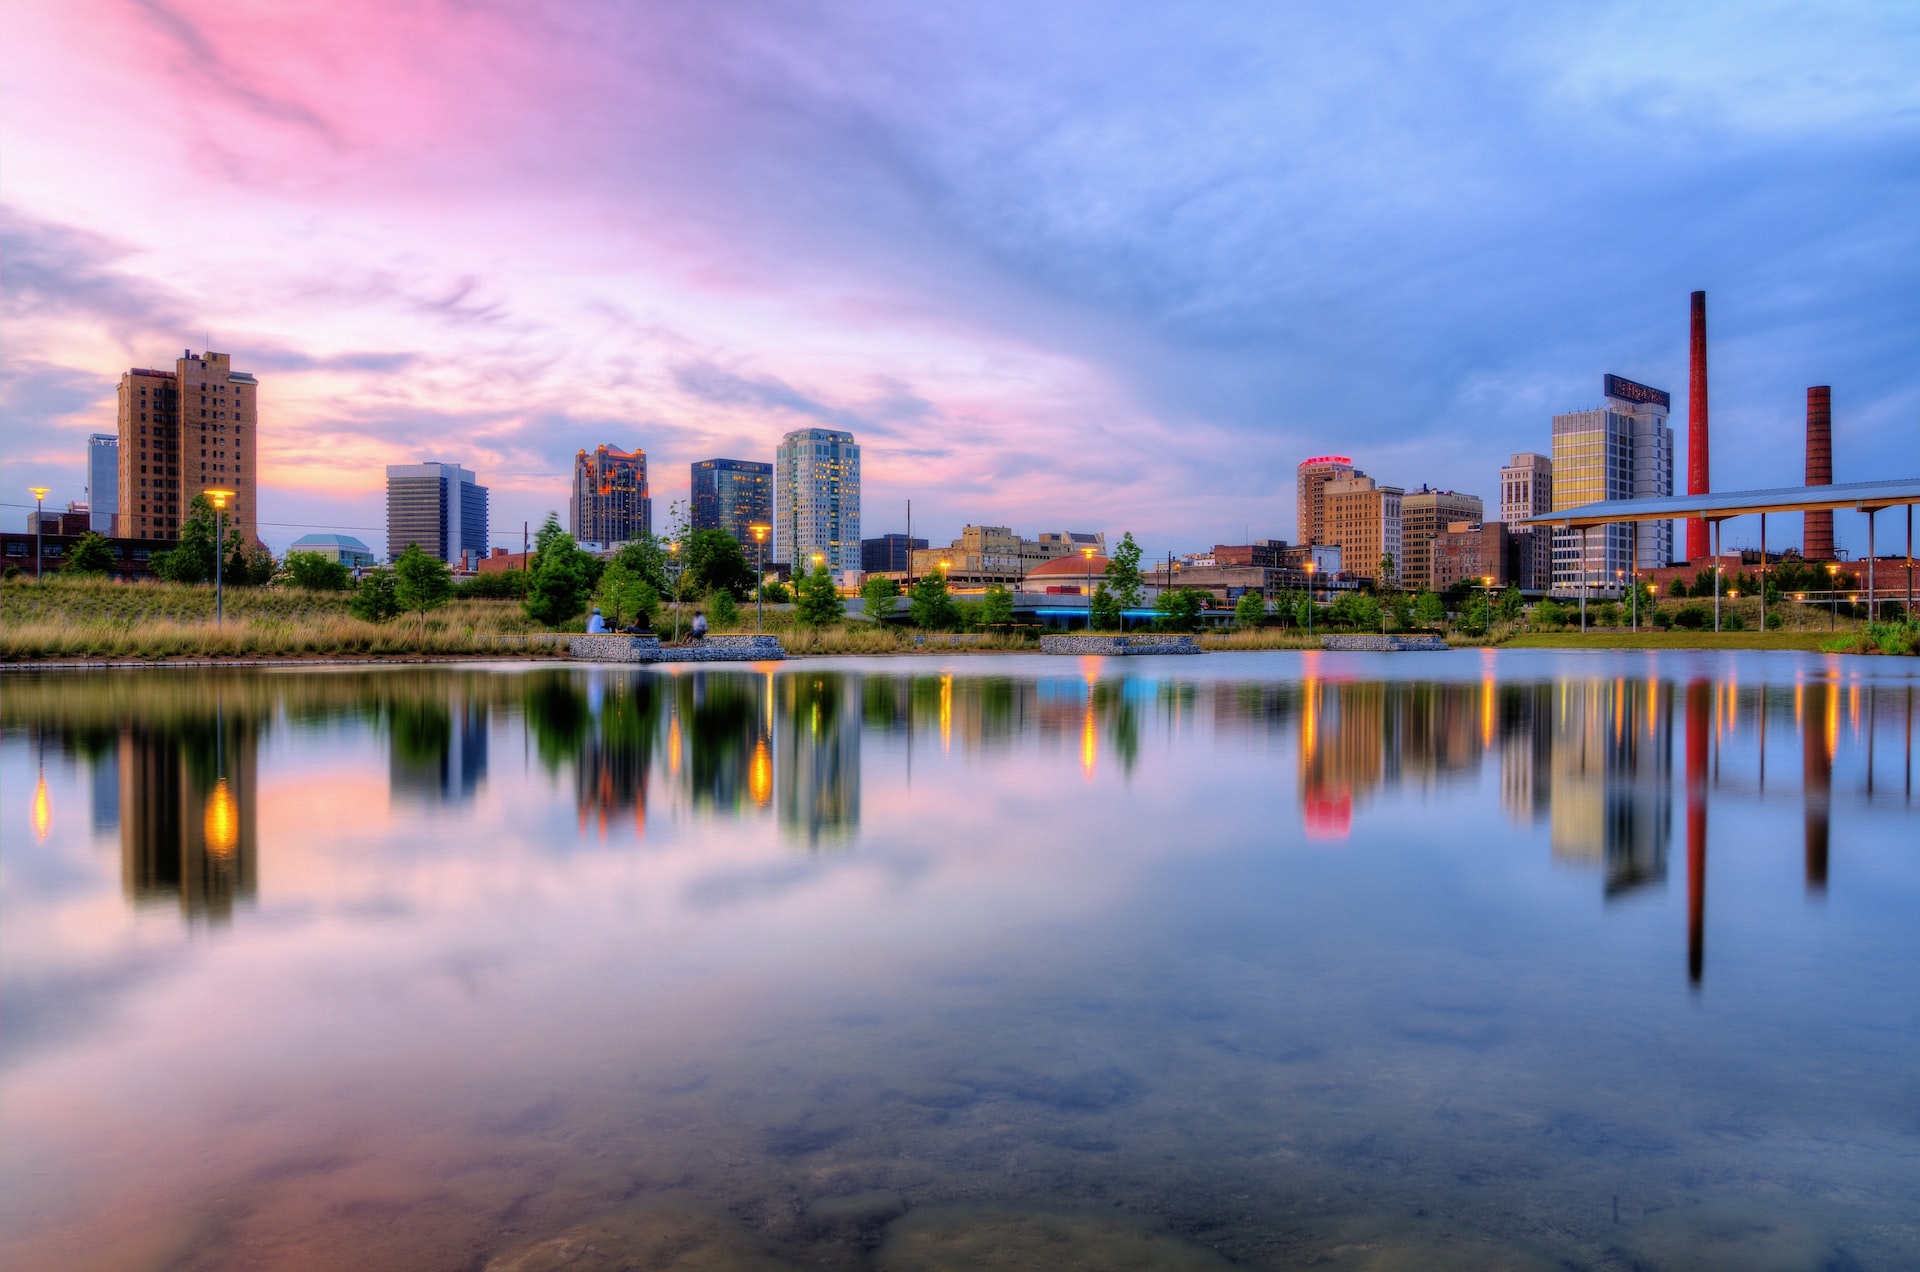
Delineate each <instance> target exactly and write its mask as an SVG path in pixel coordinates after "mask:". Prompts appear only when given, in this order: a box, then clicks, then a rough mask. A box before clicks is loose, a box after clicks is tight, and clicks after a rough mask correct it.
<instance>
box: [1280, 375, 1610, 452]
mask: <svg viewBox="0 0 1920 1272" xmlns="http://www.w3.org/2000/svg"><path fill="white" fill-rule="evenodd" d="M1607 378H1608V379H1612V378H1613V377H1611V376H1609V377H1607ZM1314 464H1346V465H1349V466H1351V465H1352V464H1353V461H1352V460H1351V459H1349V458H1347V457H1346V456H1345V455H1315V456H1314V457H1313V458H1312V459H1303V460H1301V461H1300V467H1302V468H1309V467H1312V466H1313V465H1314Z"/></svg>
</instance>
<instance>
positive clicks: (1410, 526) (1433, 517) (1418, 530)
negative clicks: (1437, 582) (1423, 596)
mask: <svg viewBox="0 0 1920 1272" xmlns="http://www.w3.org/2000/svg"><path fill="white" fill-rule="evenodd" d="M1484 517H1485V509H1484V507H1483V505H1482V504H1481V502H1480V496H1478V495H1463V494H1461V493H1460V492H1459V491H1457V490H1428V489H1427V488H1426V487H1425V486H1422V487H1421V488H1420V489H1418V490H1416V491H1414V492H1412V493H1411V494H1408V495H1406V496H1404V497H1403V498H1402V499H1401V500H1400V547H1401V552H1402V553H1403V554H1404V556H1396V557H1394V565H1395V566H1396V567H1397V571H1398V574H1399V576H1400V586H1401V587H1404V588H1406V589H1407V590H1409V591H1414V592H1417V591H1419V590H1421V589H1422V588H1428V587H1432V586H1433V540H1434V536H1436V535H1438V534H1440V533H1441V532H1442V531H1444V530H1445V529H1446V528H1447V527H1448V526H1450V525H1452V524H1453V523H1454V522H1456V521H1473V522H1478V521H1481V520H1483V519H1484ZM1376 559H1378V558H1376Z"/></svg>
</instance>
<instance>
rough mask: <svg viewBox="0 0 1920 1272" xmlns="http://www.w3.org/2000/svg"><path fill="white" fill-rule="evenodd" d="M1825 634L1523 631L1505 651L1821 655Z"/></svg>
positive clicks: (1505, 645)
mask: <svg viewBox="0 0 1920 1272" xmlns="http://www.w3.org/2000/svg"><path fill="white" fill-rule="evenodd" d="M1829 639H1831V634H1830V633H1828V632H1825V631H1817V632H1815V631H1803V632H1783V631H1772V632H1752V631H1748V632H1689V631H1664V632H1630V631H1628V632H1619V631H1605V632H1592V631H1590V632H1585V633H1582V632H1519V633H1517V634H1515V635H1513V636H1511V637H1509V638H1508V639H1506V640H1504V641H1502V642H1501V647H1502V648H1504V649H1798V650H1806V651H1811V652H1818V651H1819V649H1820V646H1821V644H1822V642H1824V641H1827V640H1829Z"/></svg>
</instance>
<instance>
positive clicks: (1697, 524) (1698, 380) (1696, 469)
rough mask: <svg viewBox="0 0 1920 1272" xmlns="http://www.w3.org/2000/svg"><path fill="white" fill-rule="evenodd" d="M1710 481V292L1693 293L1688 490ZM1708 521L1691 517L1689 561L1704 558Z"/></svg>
mask: <svg viewBox="0 0 1920 1272" xmlns="http://www.w3.org/2000/svg"><path fill="white" fill-rule="evenodd" d="M1709 489H1710V487H1709V485H1708V481H1707V293H1705V292H1703V291H1697V292H1695V293H1693V340H1692V347H1691V357H1690V358H1689V366H1688V372H1687V493H1688V494H1690V495H1704V494H1707V493H1708V492H1709ZM1709 550H1710V549H1709V548H1708V547H1707V523H1706V520H1705V519H1704V518H1701V517H1688V518H1687V560H1689V561H1704V560H1706V558H1707V553H1708V552H1709Z"/></svg>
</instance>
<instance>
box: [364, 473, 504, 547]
mask: <svg viewBox="0 0 1920 1272" xmlns="http://www.w3.org/2000/svg"><path fill="white" fill-rule="evenodd" d="M414 543H417V544H419V545H420V550H421V551H422V552H424V553H426V554H427V555H428V556H432V557H439V558H440V559H441V560H442V561H445V562H446V563H447V564H448V565H451V566H454V567H456V568H466V569H477V568H479V560H480V558H481V557H484V556H485V555H487V488H486V487H485V486H481V485H476V484H475V482H474V475H473V474H472V473H470V472H468V471H467V470H466V469H464V468H462V467H461V466H460V465H458V464H439V463H432V462H428V463H423V464H388V465H387V560H389V561H394V560H397V559H399V556H400V554H401V553H402V552H405V551H406V550H407V545H408V544H414Z"/></svg>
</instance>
